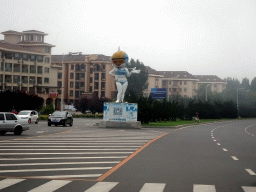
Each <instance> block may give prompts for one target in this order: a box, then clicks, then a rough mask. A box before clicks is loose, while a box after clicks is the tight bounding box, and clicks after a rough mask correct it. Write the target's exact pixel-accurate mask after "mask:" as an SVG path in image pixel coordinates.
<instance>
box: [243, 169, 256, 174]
mask: <svg viewBox="0 0 256 192" xmlns="http://www.w3.org/2000/svg"><path fill="white" fill-rule="evenodd" d="M245 170H246V171H247V172H248V173H249V174H250V175H256V173H254V172H253V171H252V170H251V169H245Z"/></svg>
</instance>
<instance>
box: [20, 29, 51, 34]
mask: <svg viewBox="0 0 256 192" xmlns="http://www.w3.org/2000/svg"><path fill="white" fill-rule="evenodd" d="M22 33H30V34H41V35H48V34H47V33H44V32H42V31H37V30H27V31H22Z"/></svg>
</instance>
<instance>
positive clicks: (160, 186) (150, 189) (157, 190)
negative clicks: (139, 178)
mask: <svg viewBox="0 0 256 192" xmlns="http://www.w3.org/2000/svg"><path fill="white" fill-rule="evenodd" d="M165 185H166V184H165V183H145V184H144V185H143V187H142V188H141V190H140V192H162V191H164V188H165Z"/></svg>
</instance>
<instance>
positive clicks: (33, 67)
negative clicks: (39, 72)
mask: <svg viewBox="0 0 256 192" xmlns="http://www.w3.org/2000/svg"><path fill="white" fill-rule="evenodd" d="M30 73H36V66H34V65H30Z"/></svg>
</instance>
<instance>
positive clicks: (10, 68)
mask: <svg viewBox="0 0 256 192" xmlns="http://www.w3.org/2000/svg"><path fill="white" fill-rule="evenodd" d="M5 71H12V63H5Z"/></svg>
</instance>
